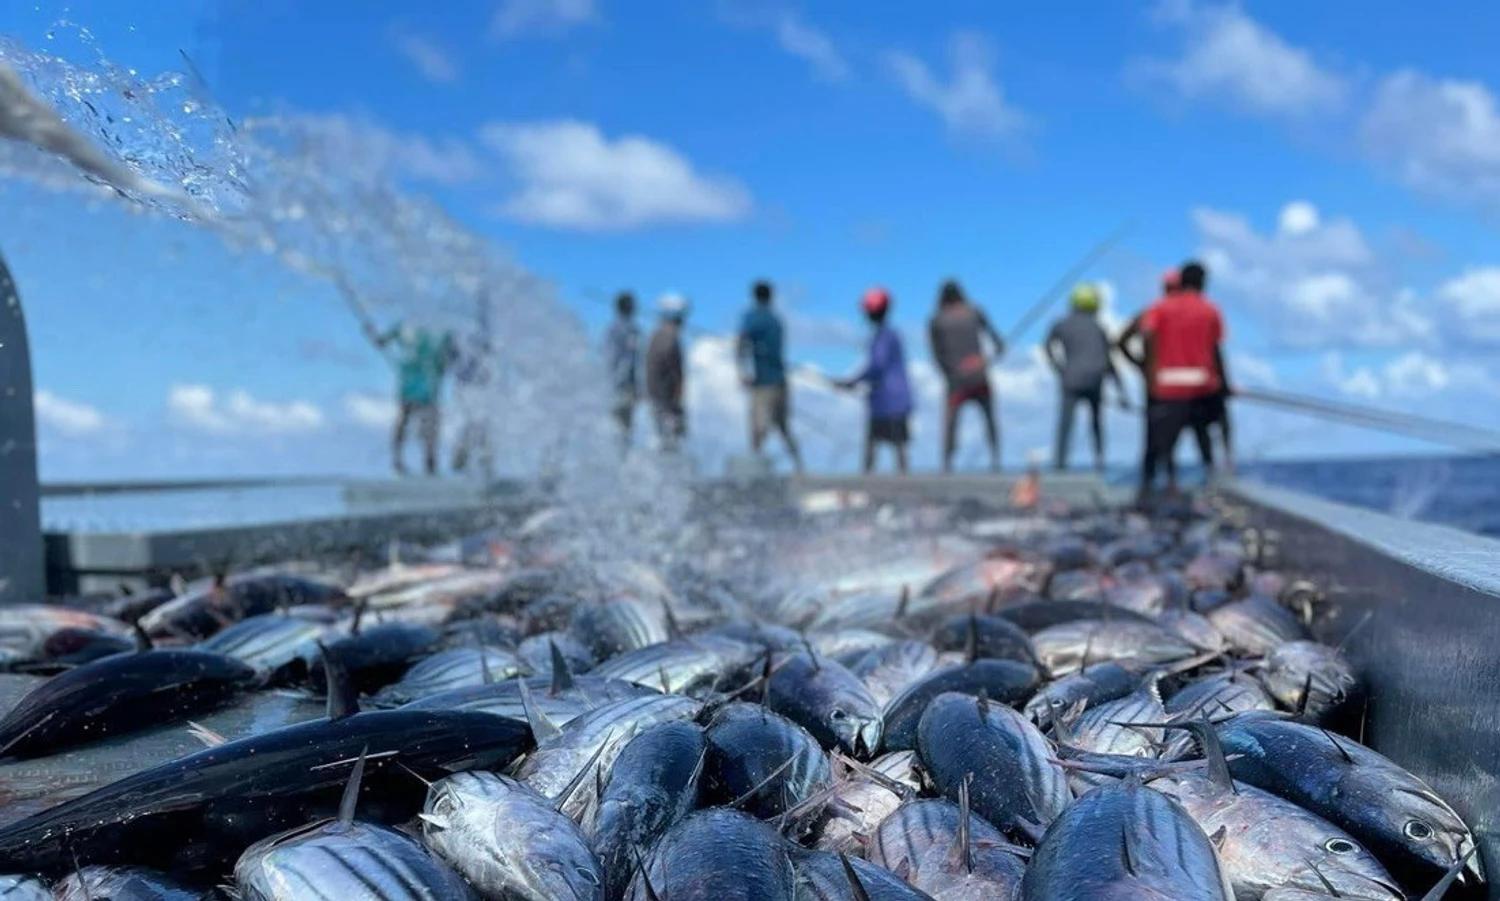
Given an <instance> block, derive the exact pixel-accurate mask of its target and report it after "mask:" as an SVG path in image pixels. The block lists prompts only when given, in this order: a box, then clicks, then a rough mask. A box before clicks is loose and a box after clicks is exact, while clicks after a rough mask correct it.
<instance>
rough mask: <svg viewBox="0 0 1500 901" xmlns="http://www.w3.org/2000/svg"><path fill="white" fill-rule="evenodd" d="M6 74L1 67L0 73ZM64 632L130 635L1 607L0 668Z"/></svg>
mask: <svg viewBox="0 0 1500 901" xmlns="http://www.w3.org/2000/svg"><path fill="white" fill-rule="evenodd" d="M4 71H5V68H4V66H0V73H3V72H4ZM63 629H85V630H88V631H91V632H102V633H104V634H106V635H118V636H129V635H130V634H131V632H130V627H129V626H127V625H126V624H124V623H122V622H120V621H119V620H117V619H111V618H110V617H107V616H100V615H98V614H95V613H88V612H85V611H83V610H74V609H72V608H71V607H58V606H54V605H52V604H6V605H4V606H0V665H6V666H9V665H12V664H16V663H26V662H28V661H32V660H40V659H42V657H43V656H44V654H43V649H44V647H45V646H46V644H47V639H48V638H50V637H52V636H53V635H55V634H56V633H58V632H60V631H62V630H63Z"/></svg>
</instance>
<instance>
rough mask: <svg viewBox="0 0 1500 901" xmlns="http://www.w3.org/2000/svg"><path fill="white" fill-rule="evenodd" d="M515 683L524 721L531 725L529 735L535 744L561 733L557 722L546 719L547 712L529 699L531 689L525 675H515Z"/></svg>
mask: <svg viewBox="0 0 1500 901" xmlns="http://www.w3.org/2000/svg"><path fill="white" fill-rule="evenodd" d="M516 685H517V687H518V688H519V690H520V692H521V709H522V710H524V711H526V722H527V724H529V725H530V726H531V737H532V738H533V739H534V740H535V741H536V743H537V744H541V743H542V742H544V741H547V740H549V739H552V738H556V737H557V736H559V735H561V734H562V730H561V729H559V728H557V724H556V723H554V722H552V721H551V720H549V719H547V714H545V713H543V712H542V711H541V710H540V709H538V708H537V706H536V704H535V703H534V702H533V701H532V699H531V689H530V688H529V687H528V686H527V685H526V677H525V676H517V677H516Z"/></svg>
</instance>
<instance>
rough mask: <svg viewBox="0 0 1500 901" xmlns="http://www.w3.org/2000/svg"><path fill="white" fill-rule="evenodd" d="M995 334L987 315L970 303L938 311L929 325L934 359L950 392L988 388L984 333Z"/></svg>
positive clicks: (954, 305)
mask: <svg viewBox="0 0 1500 901" xmlns="http://www.w3.org/2000/svg"><path fill="white" fill-rule="evenodd" d="M988 331H991V329H990V327H989V323H987V322H986V321H985V318H984V313H982V312H980V311H979V308H978V307H975V306H972V305H970V304H967V303H961V304H953V305H952V306H949V307H944V308H943V309H941V310H939V311H938V314H937V315H936V316H933V317H932V321H931V322H930V323H929V324H928V337H929V339H930V340H931V342H932V358H933V361H934V362H936V363H937V364H938V368H939V369H941V370H942V372H943V377H944V378H946V379H947V380H948V388H949V390H958V389H963V388H976V387H978V386H980V385H984V384H987V383H988V382H989V377H988V375H987V374H986V372H985V366H986V363H987V361H986V360H985V356H984V347H983V345H982V344H981V343H980V333H981V332H988Z"/></svg>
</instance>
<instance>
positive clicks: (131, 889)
mask: <svg viewBox="0 0 1500 901" xmlns="http://www.w3.org/2000/svg"><path fill="white" fill-rule="evenodd" d="M3 897H5V896H4V895H0V898H3ZM50 897H52V898H54V899H56V901H100V899H105V898H108V899H120V901H126V899H129V901H201V899H203V898H204V897H206V895H205V893H204V892H203V891H201V890H199V889H195V888H190V887H188V886H186V885H183V884H182V883H180V882H178V881H177V880H175V879H173V878H172V877H171V876H168V875H167V874H166V873H159V872H157V871H156V870H148V869H145V868H144V867H93V866H91V867H84V868H83V869H81V870H78V871H77V872H74V873H69V874H68V876H67V877H66V878H64V879H63V880H62V881H61V882H59V883H58V884H57V885H55V886H53V887H52V895H51V896H50Z"/></svg>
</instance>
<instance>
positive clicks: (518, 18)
mask: <svg viewBox="0 0 1500 901" xmlns="http://www.w3.org/2000/svg"><path fill="white" fill-rule="evenodd" d="M597 21H599V11H598V9H596V8H595V6H594V0H502V2H501V3H500V5H499V7H497V8H496V10H495V15H494V18H492V19H491V20H490V35H491V36H492V37H494V38H496V39H499V40H508V39H511V38H519V37H525V36H528V35H557V34H561V33H563V32H565V31H568V30H569V29H572V28H576V27H578V26H580V25H591V24H593V23H595V22H597Z"/></svg>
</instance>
